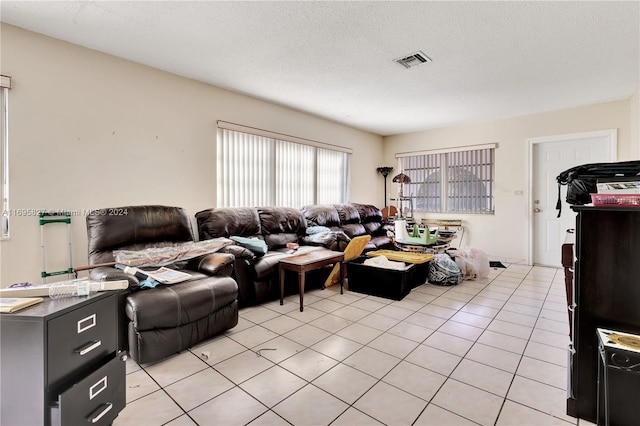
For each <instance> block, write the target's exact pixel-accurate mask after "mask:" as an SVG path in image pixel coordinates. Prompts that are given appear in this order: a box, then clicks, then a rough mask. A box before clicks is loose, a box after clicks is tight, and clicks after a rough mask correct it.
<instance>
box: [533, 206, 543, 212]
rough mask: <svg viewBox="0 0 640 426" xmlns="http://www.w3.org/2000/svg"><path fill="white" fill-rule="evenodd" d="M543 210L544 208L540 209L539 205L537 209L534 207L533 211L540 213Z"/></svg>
mask: <svg viewBox="0 0 640 426" xmlns="http://www.w3.org/2000/svg"><path fill="white" fill-rule="evenodd" d="M541 211H542V210H540V209H539V208H537V207H536V208H535V209H533V212H534V213H540V212H541Z"/></svg>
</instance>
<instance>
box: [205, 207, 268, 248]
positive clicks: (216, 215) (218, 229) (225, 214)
mask: <svg viewBox="0 0 640 426" xmlns="http://www.w3.org/2000/svg"><path fill="white" fill-rule="evenodd" d="M196 220H197V221H198V235H199V237H200V239H201V240H208V239H210V238H217V237H225V238H229V237H231V236H240V237H254V236H257V235H260V220H259V218H258V212H257V211H256V209H254V208H252V207H220V208H216V209H208V210H202V211H200V212H198V213H196Z"/></svg>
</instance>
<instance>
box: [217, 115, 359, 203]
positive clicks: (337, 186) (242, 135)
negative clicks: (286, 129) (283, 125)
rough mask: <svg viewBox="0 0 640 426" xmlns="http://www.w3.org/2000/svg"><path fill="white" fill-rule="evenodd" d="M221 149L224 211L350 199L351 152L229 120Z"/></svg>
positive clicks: (219, 177) (220, 183)
mask: <svg viewBox="0 0 640 426" xmlns="http://www.w3.org/2000/svg"><path fill="white" fill-rule="evenodd" d="M285 138H286V139H285ZM216 146H217V164H218V167H217V205H218V206H219V207H255V206H283V207H302V206H304V205H308V204H323V203H344V202H346V201H347V200H348V182H349V157H350V153H351V150H349V149H346V148H342V147H336V146H333V145H329V144H322V143H320V142H315V141H310V140H307V139H301V138H295V137H292V136H287V135H282V134H279V133H273V132H268V131H265V130H260V129H254V128H251V127H245V126H240V125H237V124H233V123H227V122H218V138H217V145H216Z"/></svg>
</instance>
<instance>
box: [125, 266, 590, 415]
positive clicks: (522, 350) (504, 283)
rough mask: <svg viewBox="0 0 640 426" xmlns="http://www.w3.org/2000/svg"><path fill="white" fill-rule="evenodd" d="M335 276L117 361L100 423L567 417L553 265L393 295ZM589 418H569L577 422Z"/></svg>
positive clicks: (562, 307)
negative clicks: (117, 398)
mask: <svg viewBox="0 0 640 426" xmlns="http://www.w3.org/2000/svg"><path fill="white" fill-rule="evenodd" d="M337 287H338V286H332V287H330V288H327V289H326V290H319V289H318V290H311V291H308V292H307V293H305V309H304V312H300V311H299V309H298V308H299V304H298V303H299V302H298V296H297V295H294V296H291V297H289V298H287V299H286V300H285V304H284V306H280V305H279V302H278V301H273V302H270V303H267V304H264V305H261V306H256V307H251V308H245V309H241V310H240V321H239V324H238V326H236V327H235V328H234V329H232V330H230V331H229V332H227V333H226V334H224V335H222V336H218V337H217V338H215V339H212V340H210V341H207V342H204V343H203V344H200V345H198V346H197V347H194V348H192V349H191V350H189V351H185V352H183V353H181V354H179V355H176V356H174V357H172V358H169V359H167V360H165V361H162V362H160V363H157V364H153V365H144V366H138V365H137V364H135V363H134V362H132V361H129V362H128V364H127V407H126V408H125V409H124V411H122V412H121V413H120V415H119V416H118V418H117V419H116V421H115V422H114V425H116V426H122V425H136V426H145V425H149V426H153V425H164V424H170V425H245V424H251V425H289V424H291V425H380V424H386V425H473V424H480V425H569V424H574V425H576V424H578V422H577V420H576V419H574V418H572V417H569V416H567V415H566V414H565V404H566V392H565V386H566V347H567V343H568V321H567V314H566V300H565V291H564V276H563V272H562V271H561V270H559V269H554V268H540V267H529V266H524V265H509V266H508V267H507V268H506V269H492V270H491V274H490V276H489V278H488V279H484V280H479V281H464V282H462V283H461V284H459V285H457V286H454V287H439V286H434V285H430V284H425V285H422V286H420V287H418V288H415V289H414V290H412V292H411V293H410V294H409V295H408V296H407V297H406V298H405V299H404V300H402V301H392V300H388V299H384V298H379V297H373V296H367V295H363V294H360V293H355V292H348V291H345V294H343V295H341V294H340V293H339V289H338V288H337ZM584 424H589V423H588V422H584V421H580V425H584Z"/></svg>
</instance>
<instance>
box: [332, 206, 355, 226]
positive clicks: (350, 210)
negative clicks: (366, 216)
mask: <svg viewBox="0 0 640 426" xmlns="http://www.w3.org/2000/svg"><path fill="white" fill-rule="evenodd" d="M334 207H335V208H336V211H337V212H338V216H339V217H340V224H341V225H342V226H344V225H347V224H351V223H360V213H359V212H358V209H357V208H356V207H355V205H353V204H335V205H334Z"/></svg>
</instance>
